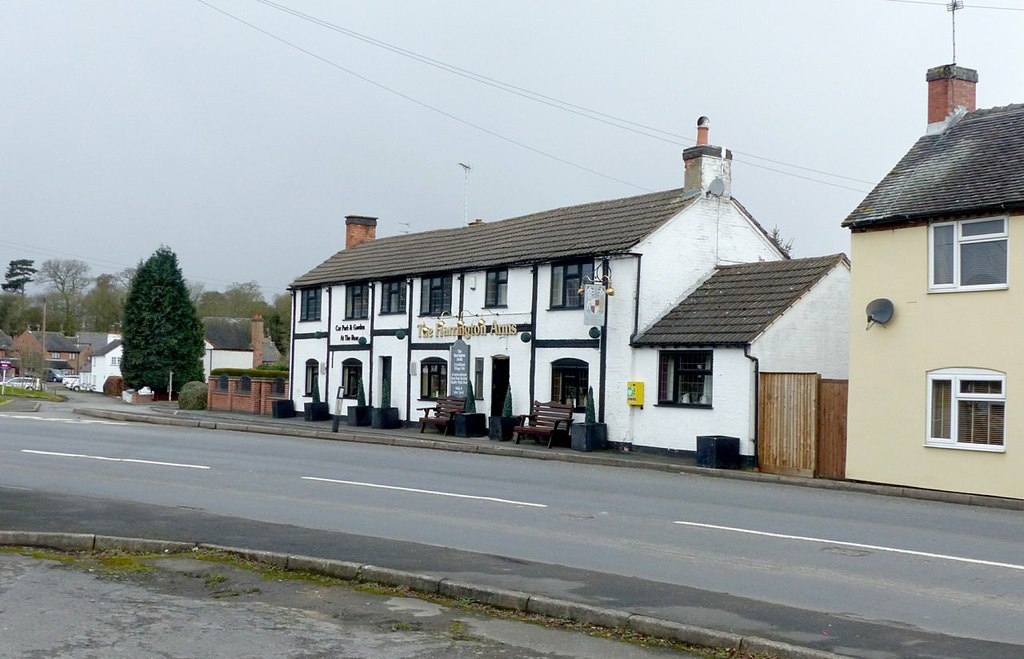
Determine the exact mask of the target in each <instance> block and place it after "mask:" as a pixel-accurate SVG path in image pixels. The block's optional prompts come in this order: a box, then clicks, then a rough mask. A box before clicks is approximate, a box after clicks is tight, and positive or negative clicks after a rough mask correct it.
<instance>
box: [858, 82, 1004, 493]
mask: <svg viewBox="0 0 1024 659" xmlns="http://www.w3.org/2000/svg"><path fill="white" fill-rule="evenodd" d="M977 80H978V75H977V72H976V71H973V70H971V69H966V68H963V67H959V66H956V65H955V64H951V65H946V66H942V67H937V68H934V69H931V70H929V71H928V74H927V81H928V114H929V116H928V122H929V123H928V128H927V132H926V134H925V135H924V136H923V137H921V138H920V139H919V140H918V141H917V143H916V144H914V146H913V147H912V148H911V149H910V151H909V152H908V153H907V154H906V155H905V156H904V157H903V159H902V160H900V162H899V163H898V164H897V165H896V167H895V168H894V169H893V170H892V171H891V172H890V173H889V174H888V175H887V176H886V177H885V178H884V179H883V180H882V181H881V182H880V183H879V184H878V186H876V187H875V189H874V190H873V191H872V192H871V193H870V194H869V195H868V196H867V198H866V199H865V200H864V201H863V202H862V203H861V204H860V205H859V206H858V207H857V209H856V210H854V211H853V212H852V213H851V214H850V215H849V217H847V218H846V220H845V221H844V222H843V225H844V226H846V227H848V228H849V229H850V230H851V231H852V238H851V260H852V262H853V277H852V284H851V295H850V299H851V310H850V324H851V326H850V390H849V391H850V394H849V396H850V397H849V418H848V424H849V425H848V444H847V464H846V475H847V477H848V478H850V479H854V480H861V481H870V482H876V483H890V484H894V485H904V486H911V487H918V488H927V489H933V490H945V491H950V492H964V493H974V494H983V495H993V496H1000V497H1011V498H1016V499H1024V348H1022V345H1024V344H1022V340H1021V339H1022V336H1024V105H1011V106H1006V107H998V108H991V109H983V110H976V109H975V86H976V83H977ZM1010 247H1013V249H1010Z"/></svg>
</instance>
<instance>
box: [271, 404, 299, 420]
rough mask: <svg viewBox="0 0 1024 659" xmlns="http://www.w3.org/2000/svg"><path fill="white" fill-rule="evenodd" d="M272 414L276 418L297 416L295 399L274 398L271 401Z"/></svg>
mask: <svg viewBox="0 0 1024 659" xmlns="http://www.w3.org/2000/svg"><path fill="white" fill-rule="evenodd" d="M270 416H272V417H273V418H275V419H290V418H292V417H293V416H295V401H291V400H274V401H271V402H270Z"/></svg>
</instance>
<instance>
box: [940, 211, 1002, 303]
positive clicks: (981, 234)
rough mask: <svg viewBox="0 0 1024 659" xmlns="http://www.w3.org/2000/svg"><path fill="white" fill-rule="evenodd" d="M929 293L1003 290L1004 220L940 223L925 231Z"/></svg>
mask: <svg viewBox="0 0 1024 659" xmlns="http://www.w3.org/2000/svg"><path fill="white" fill-rule="evenodd" d="M928 239H929V241H930V243H931V249H930V250H929V260H930V262H931V263H930V276H929V279H928V288H929V290H932V291H971V290H991V289H994V288H1006V283H1007V276H1006V247H1007V246H1006V239H1007V232H1006V219H1005V218H1000V219H996V220H960V221H957V222H940V223H937V224H932V225H931V226H930V227H929V231H928Z"/></svg>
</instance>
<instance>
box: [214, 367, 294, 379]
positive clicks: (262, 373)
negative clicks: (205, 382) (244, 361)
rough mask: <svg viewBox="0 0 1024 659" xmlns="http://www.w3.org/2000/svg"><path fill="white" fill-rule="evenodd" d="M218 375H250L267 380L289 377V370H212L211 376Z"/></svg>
mask: <svg viewBox="0 0 1024 659" xmlns="http://www.w3.org/2000/svg"><path fill="white" fill-rule="evenodd" d="M218 375H227V376H231V377H240V376H242V375H248V376H249V377H251V378H266V379H267V380H273V379H274V378H287V377H288V371H267V370H264V369H259V368H215V369H213V370H212V371H210V377H211V378H214V377H217V376H218Z"/></svg>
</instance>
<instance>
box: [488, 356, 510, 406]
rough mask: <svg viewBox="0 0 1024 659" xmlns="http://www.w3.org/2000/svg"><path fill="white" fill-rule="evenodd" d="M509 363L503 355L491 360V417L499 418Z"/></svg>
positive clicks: (506, 391)
mask: <svg viewBox="0 0 1024 659" xmlns="http://www.w3.org/2000/svg"><path fill="white" fill-rule="evenodd" d="M508 376H509V362H508V357H506V356H505V355H495V356H494V357H492V358H491V416H501V408H502V407H504V406H505V394H506V393H508Z"/></svg>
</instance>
